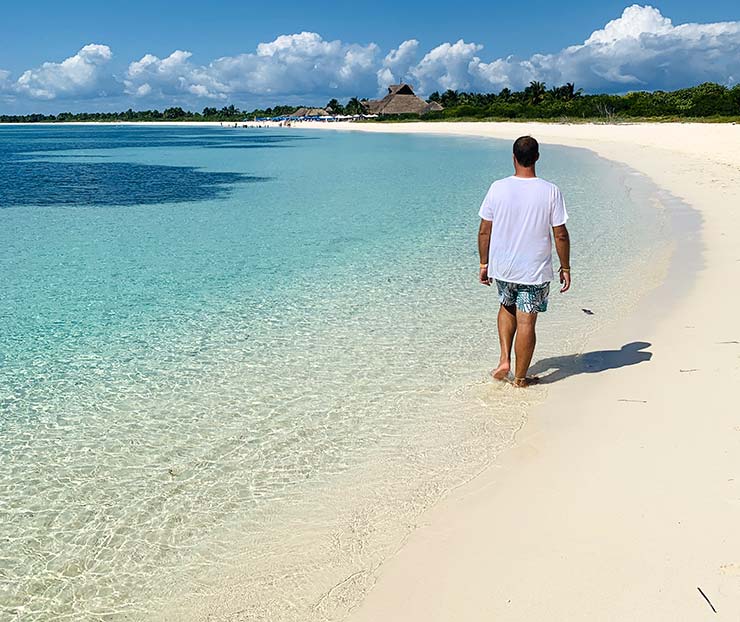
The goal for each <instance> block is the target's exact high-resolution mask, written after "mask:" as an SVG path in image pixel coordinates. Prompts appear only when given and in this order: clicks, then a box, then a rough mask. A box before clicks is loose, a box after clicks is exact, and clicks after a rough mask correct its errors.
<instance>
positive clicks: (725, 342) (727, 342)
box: [717, 341, 740, 346]
mask: <svg viewBox="0 0 740 622" xmlns="http://www.w3.org/2000/svg"><path fill="white" fill-rule="evenodd" d="M717 343H718V344H719V345H721V346H726V345H727V344H730V343H740V341H718V342H717Z"/></svg>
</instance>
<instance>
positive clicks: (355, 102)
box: [344, 97, 365, 114]
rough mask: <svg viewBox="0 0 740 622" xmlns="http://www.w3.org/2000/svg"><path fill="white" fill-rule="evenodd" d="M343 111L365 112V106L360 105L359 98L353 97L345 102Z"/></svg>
mask: <svg viewBox="0 0 740 622" xmlns="http://www.w3.org/2000/svg"><path fill="white" fill-rule="evenodd" d="M344 113H345V114H365V106H363V105H362V102H361V101H360V100H359V99H357V98H356V97H353V98H352V99H350V100H349V101H348V102H347V105H346V106H345V107H344Z"/></svg>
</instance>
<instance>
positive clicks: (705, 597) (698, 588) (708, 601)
mask: <svg viewBox="0 0 740 622" xmlns="http://www.w3.org/2000/svg"><path fill="white" fill-rule="evenodd" d="M696 589H697V590H699V594H701V595H702V596H703V597H704V600H706V601H707V604H708V605H709V606H710V607H711V608H712V611H714V613H717V610H716V609H715V608H714V605H713V604H712V601H711V600H709V599H708V598H707V595H706V594H705V593H704V592H702V590H701V588H700V587H699V586H697V587H696Z"/></svg>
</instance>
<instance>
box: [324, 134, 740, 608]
mask: <svg viewBox="0 0 740 622" xmlns="http://www.w3.org/2000/svg"><path fill="white" fill-rule="evenodd" d="M324 127H331V128H334V129H339V128H341V127H342V126H341V125H338V124H337V125H332V126H324ZM345 127H346V126H345ZM347 129H349V128H347ZM352 129H357V130H360V131H392V132H430V133H452V134H465V135H473V136H489V137H495V138H505V139H514V138H516V137H517V136H519V135H522V134H527V133H529V134H532V135H533V136H535V137H536V138H538V139H539V140H540V142H541V143H542V144H543V145H544V146H543V149H542V151H543V157H547V155H546V154H547V147H546V145H547V144H548V143H550V144H552V143H556V144H562V145H569V146H577V147H585V148H588V149H591V150H593V151H594V152H596V153H598V154H599V155H601V156H603V157H605V158H608V159H610V160H613V161H615V162H621V163H624V164H627V165H629V166H630V167H632V168H633V169H635V170H637V171H639V172H641V173H644V174H646V175H647V176H649V177H650V178H652V179H653V180H654V181H655V183H656V184H657V185H659V186H660V187H662V188H663V189H665V190H667V191H669V192H670V193H672V194H673V195H674V196H675V197H677V198H679V199H681V200H682V201H684V202H685V203H686V204H688V205H690V206H691V207H692V208H694V209H695V210H697V211H698V212H699V214H700V216H701V219H702V222H701V225H700V229H699V233H693V234H692V233H691V229H690V228H680V230H679V241H678V245H677V248H676V252H675V256H674V261H673V266H672V268H671V271H670V274H669V276H668V278H667V281H666V283H665V284H664V285H662V286H660V287H659V288H658V289H656V290H655V291H653V292H651V293H650V294H649V295H648V296H647V297H646V298H645V299H644V300H643V301H642V302H641V303H640V305H639V307H638V310H637V311H636V312H635V313H634V314H633V316H632V317H629V318H625V319H624V320H623V321H621V322H620V323H619V324H618V325H616V326H613V327H611V328H610V329H607V330H606V331H604V332H602V333H600V334H599V335H598V336H596V337H595V338H594V339H592V340H591V342H590V343H589V345H588V348H587V349H588V350H591V351H596V350H602V349H603V350H619V349H620V347H621V346H622V345H624V344H628V343H631V342H635V341H644V342H648V343H650V344H651V345H650V347H649V348H647V350H648V351H649V352H651V353H652V354H653V356H652V358H651V360H649V361H646V362H642V363H640V364H636V365H624V366H621V367H619V366H617V367H616V368H614V369H608V370H605V371H601V372H600V373H590V374H579V375H574V376H571V377H568V378H566V379H564V380H562V381H559V382H557V383H554V384H552V385H550V389H549V395H548V398H547V400H546V401H545V403H544V404H543V405H541V406H540V407H538V408H537V409H535V411H534V412H533V413H532V415H531V416H530V419H529V421H528V423H527V424H526V426H525V428H524V429H523V431H522V432H521V433H520V435H519V437H518V439H517V442H516V444H515V446H514V447H513V448H511V449H510V450H508V451H506V452H505V453H504V454H503V455H502V456H501V458H500V459H499V460H498V461H497V463H496V464H495V465H493V466H492V467H491V468H489V469H488V470H487V471H485V472H484V473H483V474H482V475H481V476H479V477H478V478H476V479H475V480H474V481H473V482H471V483H470V484H467V485H466V486H463V487H462V488H459V489H457V490H456V491H454V492H452V493H451V494H450V495H448V496H447V498H446V499H445V500H444V501H442V502H441V503H440V504H439V505H438V506H437V507H435V508H434V509H432V510H431V511H430V512H429V513H428V514H427V515H426V516H425V524H424V525H422V526H421V527H420V528H419V529H417V530H416V531H415V532H414V533H413V534H412V535H411V537H410V538H409V539H408V540H407V542H406V543H405V545H404V546H403V547H402V548H401V550H400V551H399V552H398V553H397V554H396V555H395V556H394V557H393V558H391V559H390V560H388V561H387V562H386V563H385V564H384V565H383V566H382V567H381V569H380V571H379V573H378V578H377V583H376V585H375V587H374V588H373V589H372V590H371V591H370V593H369V594H368V596H367V598H366V599H365V600H364V602H363V603H362V604H361V605H360V606H359V607H358V608H357V609H356V610H355V611H354V612H353V615H352V617H351V620H352V621H353V622H379V621H383V622H393V621H404V622H414V621H420V622H421V621H424V622H433V621H442V620H444V621H446V622H448V621H450V622H451V621H466V622H475V621H478V620H481V621H482V620H486V621H490V620H497V621H506V622H508V621H514V620H516V621H520V620H521V621H527V622H535V621H540V620H547V621H564V622H565V621H568V622H572V621H574V620H589V621H590V622H593V621H596V620H597V621H599V622H604V621H609V620H615V621H616V620H619V621H642V620H646V621H648V620H649V621H651V622H655V621H662V620H665V621H671V622H676V621H679V620H692V621H693V620H715V619H716V620H733V621H737V620H740V407H738V390H739V388H740V322H739V321H738V320H739V318H740V288H739V287H738V276H739V275H738V273H739V272H740V217H739V215H738V212H739V211H740V126H735V125H708V124H635V125H549V124H522V123H470V124H466V123H429V124H418V123H417V124H400V125H392V126H390V125H387V126H386V125H384V126H379V125H369V124H368V125H355V126H354V127H353V128H352ZM566 193H567V189H566ZM679 212H680V210H679ZM694 214H696V212H694ZM680 215H681V214H679V216H680ZM683 216H685V214H683ZM576 243H592V242H589V241H585V240H581V241H579V240H576ZM573 269H574V273H573V275H574V292H572V293H571V294H570V295H578V294H577V288H578V266H574V268H573ZM618 295H619V292H615V296H618ZM615 356H616V355H615ZM626 358H627V359H628V358H629V357H626ZM535 360H536V354H535ZM616 360H617V361H618V363H620V364H621V363H622V362H630V361H629V360H627V361H623V357H621V355H620V356H617V357H616ZM633 362H634V361H633ZM699 588H700V589H701V590H702V591H703V592H704V594H706V597H707V598H708V599H709V600H710V601H711V603H712V605H713V606H714V608H716V611H717V613H716V614H715V613H714V612H713V610H712V608H711V607H710V604H709V603H708V602H707V600H705V598H704V597H703V596H702V594H701V593H700V591H699Z"/></svg>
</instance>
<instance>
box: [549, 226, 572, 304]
mask: <svg viewBox="0 0 740 622" xmlns="http://www.w3.org/2000/svg"><path fill="white" fill-rule="evenodd" d="M552 235H553V237H554V238H555V250H556V251H557V253H558V258H559V259H560V283H561V284H562V286H563V287H562V288H561V289H560V292H561V293H562V292H567V291H568V290H569V289H570V235H569V234H568V228H567V227H566V226H565V225H558V226H557V227H553V228H552Z"/></svg>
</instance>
